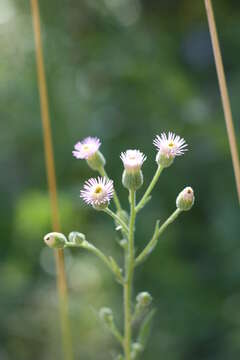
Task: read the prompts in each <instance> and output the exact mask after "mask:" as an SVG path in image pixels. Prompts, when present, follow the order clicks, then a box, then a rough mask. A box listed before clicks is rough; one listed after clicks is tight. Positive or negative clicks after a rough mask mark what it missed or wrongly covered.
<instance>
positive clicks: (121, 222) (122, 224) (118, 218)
mask: <svg viewBox="0 0 240 360" xmlns="http://www.w3.org/2000/svg"><path fill="white" fill-rule="evenodd" d="M103 211H104V212H105V213H106V214H108V215H110V216H111V217H112V218H113V219H114V220H115V221H116V222H117V223H118V224H119V225H121V227H122V229H123V232H124V233H125V234H126V235H127V236H128V227H127V225H126V224H125V222H124V221H123V220H122V219H121V218H120V217H119V216H118V215H117V214H115V213H114V212H113V211H111V210H110V209H109V208H106V209H104V210H103Z"/></svg>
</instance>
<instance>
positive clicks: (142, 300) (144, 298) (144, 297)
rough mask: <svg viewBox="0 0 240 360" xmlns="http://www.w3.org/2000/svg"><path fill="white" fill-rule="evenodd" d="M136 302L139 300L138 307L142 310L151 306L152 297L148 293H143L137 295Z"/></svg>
mask: <svg viewBox="0 0 240 360" xmlns="http://www.w3.org/2000/svg"><path fill="white" fill-rule="evenodd" d="M136 300H137V306H139V307H141V308H145V307H147V306H149V305H150V304H151V302H152V297H151V295H150V294H149V293H148V292H146V291H143V292H140V293H139V294H138V295H137V297H136Z"/></svg>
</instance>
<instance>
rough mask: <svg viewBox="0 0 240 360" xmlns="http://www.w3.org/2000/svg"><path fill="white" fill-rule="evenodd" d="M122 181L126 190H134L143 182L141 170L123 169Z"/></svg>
mask: <svg viewBox="0 0 240 360" xmlns="http://www.w3.org/2000/svg"><path fill="white" fill-rule="evenodd" d="M122 183H123V186H124V187H125V188H127V189H128V190H133V191H136V190H137V189H139V188H140V187H141V186H142V184H143V174H142V171H141V170H138V171H135V172H128V171H126V170H124V171H123V175H122Z"/></svg>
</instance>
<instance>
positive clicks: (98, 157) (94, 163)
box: [86, 151, 106, 170]
mask: <svg viewBox="0 0 240 360" xmlns="http://www.w3.org/2000/svg"><path fill="white" fill-rule="evenodd" d="M86 160H87V163H88V166H89V167H90V168H91V169H93V170H99V169H101V168H103V167H104V166H105V164H106V160H105V158H104V156H103V154H102V153H101V152H100V151H97V152H95V153H94V154H93V155H92V156H89V157H88V158H87V159H86Z"/></svg>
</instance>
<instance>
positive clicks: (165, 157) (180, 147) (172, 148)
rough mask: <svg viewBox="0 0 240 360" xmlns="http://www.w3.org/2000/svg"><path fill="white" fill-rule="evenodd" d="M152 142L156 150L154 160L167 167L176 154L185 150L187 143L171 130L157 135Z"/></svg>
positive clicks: (179, 154)
mask: <svg viewBox="0 0 240 360" xmlns="http://www.w3.org/2000/svg"><path fill="white" fill-rule="evenodd" d="M153 144H154V145H155V146H156V148H157V150H158V154H157V157H156V161H157V163H158V164H160V165H162V166H164V167H168V166H170V165H171V164H172V162H173V160H174V158H175V157H176V156H181V155H183V154H184V152H185V151H187V148H186V147H187V144H186V142H185V140H184V139H183V138H180V136H178V135H175V134H174V133H172V132H169V133H168V135H166V133H162V134H161V136H159V135H157V136H156V138H155V139H154V141H153Z"/></svg>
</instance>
